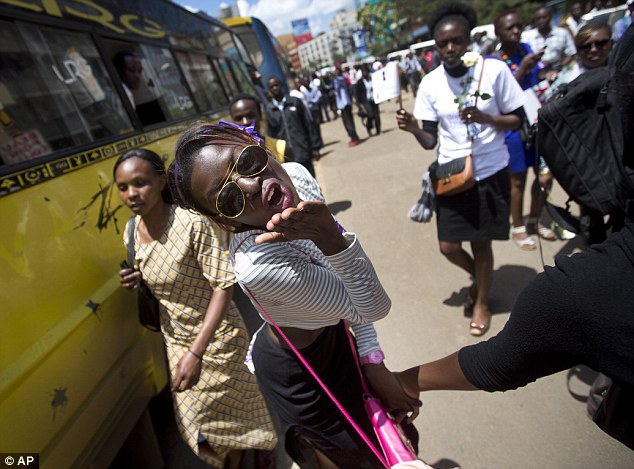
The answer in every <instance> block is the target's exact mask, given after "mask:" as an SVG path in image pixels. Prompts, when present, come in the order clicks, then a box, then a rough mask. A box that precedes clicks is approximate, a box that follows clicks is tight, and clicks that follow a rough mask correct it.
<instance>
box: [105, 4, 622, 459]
mask: <svg viewBox="0 0 634 469" xmlns="http://www.w3.org/2000/svg"><path fill="white" fill-rule="evenodd" d="M631 3H632V2H630V5H631ZM632 10H634V9H632V8H631V9H630V11H632ZM579 11H583V8H582V7H581V6H580V5H577V4H575V5H573V8H572V10H571V16H570V18H572V19H571V20H570V21H568V20H566V21H565V24H566V26H565V27H559V26H554V25H553V24H552V11H551V10H550V9H549V8H547V7H543V8H539V9H538V10H537V11H536V12H535V14H534V16H533V18H532V24H533V26H534V27H533V28H526V24H525V22H524V19H523V18H522V16H521V14H520V13H519V12H518V11H517V10H513V9H508V10H504V11H501V12H499V14H498V15H497V16H496V18H495V21H494V26H495V33H496V40H495V42H494V43H493V42H491V41H488V40H487V38H485V37H484V35H479V36H478V37H475V38H474V37H471V34H470V31H471V30H472V29H473V28H474V27H475V26H476V25H477V17H476V12H475V11H474V9H473V8H472V7H470V6H468V5H465V4H461V3H446V4H443V5H441V6H440V7H439V8H438V10H437V11H436V12H435V14H434V15H433V17H432V18H431V20H430V22H429V29H430V31H431V34H432V36H433V39H434V40H435V51H436V52H435V53H436V54H437V57H436V59H434V53H430V54H427V52H431V51H425V54H426V56H427V57H425V58H423V57H421V60H420V61H419V60H418V59H417V58H416V57H415V56H414V55H410V56H408V57H406V58H405V60H404V61H403V64H402V67H401V70H402V71H403V75H404V76H405V77H406V80H407V83H408V85H409V86H410V87H411V90H412V92H413V94H414V96H415V105H414V109H413V111H412V112H411V113H410V112H408V111H407V110H405V109H401V110H399V111H398V112H397V115H396V121H397V124H398V127H399V128H400V129H401V130H403V131H406V132H409V133H411V134H412V135H413V136H414V137H415V140H416V142H417V143H418V144H419V145H420V146H422V147H423V148H425V149H434V148H435V149H436V152H437V164H438V165H440V166H442V165H444V164H449V163H451V162H453V161H457V160H459V159H465V158H468V159H469V161H470V162H471V164H472V166H473V176H474V179H475V182H474V184H473V185H472V186H470V187H467V188H465V189H464V190H462V191H460V192H458V193H455V194H452V195H443V196H441V195H440V194H439V195H438V196H437V197H436V215H437V216H436V220H437V233H438V243H439V249H440V252H441V253H442V254H443V255H444V256H445V257H446V258H447V260H448V261H449V262H451V263H452V264H454V265H455V266H457V267H459V268H461V269H462V270H464V271H465V272H467V273H468V274H469V275H470V276H471V278H472V284H471V285H470V287H469V288H468V293H467V298H466V299H465V313H466V314H467V315H468V316H469V318H470V323H469V332H470V334H471V335H473V336H477V337H479V336H482V335H484V334H485V333H486V332H487V331H488V329H489V326H490V321H491V314H490V311H489V305H488V296H489V290H490V287H491V278H492V273H493V265H494V260H493V250H492V241H494V240H507V239H509V237H511V238H512V239H513V241H514V242H515V243H516V244H517V246H518V247H519V248H521V249H526V250H532V249H534V248H535V246H536V243H535V239H534V238H533V237H534V236H539V237H542V238H543V239H547V240H553V239H556V236H555V234H554V233H553V231H552V230H551V229H549V228H548V227H547V226H545V225H544V224H542V222H541V211H542V209H543V199H542V198H541V197H540V194H541V192H542V191H544V190H545V191H548V190H549V188H550V184H551V183H552V178H549V177H548V168H547V167H546V166H545V164H544V163H543V161H540V158H539V154H538V152H537V151H536V148H535V145H534V142H532V141H531V139H530V138H529V137H528V136H527V133H526V132H525V131H523V127H524V125H523V124H524V123H525V122H526V120H527V116H526V112H525V110H524V105H525V103H526V99H527V98H526V92H527V90H533V92H535V89H537V88H539V90H540V93H542V94H543V95H544V97H542V99H546V98H545V96H546V95H547V93H545V86H546V85H545V83H547V88H550V89H551V93H552V90H553V89H555V88H556V87H558V86H561V85H562V84H563V83H567V82H570V81H571V80H573V79H575V78H576V77H577V76H578V75H580V74H583V73H585V72H586V71H587V70H592V69H594V68H598V67H605V66H607V63H608V60H609V58H610V56H611V55H610V52H611V50H612V46H613V39H612V30H611V29H610V28H609V27H606V26H605V24H603V23H596V22H592V21H590V22H588V23H586V24H580V23H579V18H580V15H579V14H578V13H579ZM628 28H629V29H627V30H626V31H625V32H624V33H622V34H624V35H623V36H622V37H623V38H624V39H620V40H628V39H627V37H628V35H629V36H631V35H632V34H634V29H633V27H631V26H628ZM629 40H630V44H631V39H629ZM474 44H477V46H475V45H474ZM470 50H471V52H473V53H474V54H475V56H474V55H471V56H469V54H467V52H469V51H470ZM620 50H621V54H623V48H620ZM434 62H436V63H435V64H434ZM432 64H433V66H432ZM381 65H382V64H381V63H377V64H373V65H370V64H365V65H362V66H360V67H358V70H357V69H356V68H353V69H351V70H343V69H341V68H337V69H335V71H334V73H333V74H325V75H324V76H319V75H318V74H314V75H313V76H311V77H299V78H298V79H297V80H296V82H295V86H294V89H293V90H292V91H291V92H289V93H285V92H284V87H283V85H282V81H281V78H280V77H271V78H270V79H269V80H268V82H267V83H266V84H263V83H259V82H257V80H256V78H257V77H254V82H255V84H256V87H255V94H254V95H252V94H245V93H241V94H238V95H236V96H234V97H233V98H232V100H231V102H230V107H229V111H230V114H231V119H232V122H224V121H221V122H219V123H211V122H203V121H200V122H196V123H194V124H192V125H191V126H189V127H188V128H187V129H186V130H185V131H184V132H183V134H182V135H181V136H180V138H179V139H178V142H177V144H176V148H175V155H174V161H173V162H172V163H171V165H170V167H169V169H168V170H166V169H165V167H164V163H163V161H162V160H161V159H160V157H159V156H158V155H156V154H155V153H153V152H151V151H149V150H145V149H135V150H130V151H127V152H126V153H124V154H123V155H122V156H121V157H120V158H119V159H118V160H117V162H116V163H115V166H114V169H113V176H114V180H115V185H116V187H117V188H118V191H119V195H120V197H121V200H122V201H123V203H124V204H125V205H126V206H128V207H129V208H130V210H131V211H132V212H133V213H134V216H135V221H134V223H135V225H134V229H133V237H131V238H130V239H128V238H127V235H126V236H125V237H124V244H125V245H128V243H134V246H135V253H136V259H135V261H136V262H135V265H134V266H128V267H126V268H122V269H121V270H120V272H119V275H120V279H121V285H122V286H123V287H124V288H127V289H129V290H133V291H134V290H137V289H138V288H139V286H140V285H141V283H145V284H146V285H147V286H148V287H149V289H150V290H151V291H152V292H153V294H154V295H155V296H156V298H157V299H158V300H159V302H160V306H161V332H162V334H163V336H164V339H165V344H166V349H167V355H168V358H169V365H170V372H171V390H172V392H173V394H174V397H175V399H174V400H175V410H176V412H175V413H176V417H177V421H178V425H179V429H180V431H181V433H182V435H183V438H184V439H185V440H186V442H187V443H188V444H189V446H190V447H191V448H192V449H193V450H194V451H195V452H196V454H198V455H199V456H200V457H201V458H202V459H204V460H205V461H207V462H208V463H209V464H210V465H212V466H213V467H218V468H224V467H227V468H237V467H239V466H240V464H241V460H242V455H243V452H244V451H245V450H247V449H255V450H257V452H258V453H261V458H260V463H259V464H260V465H259V466H258V467H274V464H275V462H274V461H273V460H272V458H271V457H270V454H269V452H270V451H271V450H272V449H273V447H274V446H275V445H276V443H277V441H278V438H279V440H280V441H283V443H284V449H285V450H286V452H287V454H288V455H290V457H291V458H292V459H293V460H294V461H295V462H297V463H298V464H299V465H300V467H302V468H304V467H306V468H313V467H318V468H337V467H339V468H352V467H354V468H364V467H367V468H374V467H383V465H382V463H381V462H380V461H379V460H378V459H377V458H376V456H375V454H374V453H373V451H372V450H371V449H370V448H369V447H368V446H367V445H366V443H365V442H364V441H363V439H361V438H360V436H359V435H358V434H357V433H356V431H355V429H354V428H353V426H352V425H350V423H349V422H347V421H346V420H345V419H344V418H342V415H341V413H340V410H339V409H338V408H337V406H336V404H335V403H333V402H332V401H331V400H330V399H329V398H328V397H327V396H326V394H325V393H324V390H323V389H322V388H321V386H320V385H319V384H318V383H317V382H316V381H315V380H314V378H313V377H312V376H311V374H310V373H309V371H308V370H307V369H306V368H305V367H304V365H303V364H302V362H301V361H300V360H299V359H298V357H297V356H296V355H295V353H294V351H293V349H294V348H296V349H299V350H301V353H302V355H303V356H304V358H305V359H306V360H307V362H308V363H310V366H311V367H313V368H314V370H315V371H316V373H317V374H318V376H319V377H320V378H321V380H322V381H323V382H324V383H325V385H327V387H328V388H329V389H330V390H331V392H332V393H333V394H334V395H335V396H336V398H337V399H338V400H339V401H340V402H341V404H342V405H343V406H344V408H345V409H346V411H347V412H348V413H349V414H350V415H351V416H352V418H353V419H354V421H355V422H356V423H357V424H358V425H359V427H361V429H362V430H363V432H364V433H365V434H366V436H367V437H368V438H369V439H370V441H371V442H372V443H373V444H374V445H375V447H377V448H378V447H379V443H378V441H377V439H376V436H375V435H374V432H373V430H372V427H371V425H370V422H369V420H368V418H367V415H366V412H365V410H364V408H363V400H362V399H361V396H362V394H363V388H362V384H361V381H360V379H359V377H358V374H357V372H356V367H357V365H356V363H355V361H356V358H355V353H353V350H352V349H351V344H350V343H349V341H348V337H347V333H346V328H348V327H349V329H350V330H351V331H352V332H353V334H354V344H353V345H352V346H353V347H356V350H357V351H358V355H359V357H360V363H361V365H362V369H363V373H364V375H365V376H366V378H367V381H368V383H369V385H370V387H371V390H372V392H373V393H374V394H375V395H376V396H377V397H379V398H380V399H381V400H382V402H383V403H384V404H385V406H386V408H387V409H388V410H389V411H391V412H393V414H394V415H395V416H396V418H397V420H398V421H400V422H401V424H402V426H403V428H404V431H405V433H406V435H407V437H408V438H409V440H410V441H411V442H412V444H413V446H414V447H417V443H418V434H417V432H416V428H415V427H414V425H413V424H412V421H413V419H414V418H415V417H416V416H417V415H418V412H419V409H420V406H421V401H420V400H419V399H420V394H419V393H420V392H422V391H429V390H435V389H461V390H475V389H481V390H487V391H503V390H507V389H515V388H517V387H521V386H525V385H526V384H528V383H530V382H532V381H535V380H536V379H539V378H540V377H542V376H546V375H548V374H552V373H555V372H557V371H561V370H564V369H566V368H570V367H572V366H575V365H579V364H585V365H588V366H591V367H592V368H594V369H595V370H597V371H599V372H602V373H604V374H605V375H607V376H609V377H610V378H611V379H612V380H613V381H614V382H615V383H617V384H618V385H619V386H620V388H619V389H620V391H622V393H623V395H625V396H626V397H627V399H628V402H632V400H631V398H632V396H634V374H633V373H632V370H634V355H633V351H634V317H633V316H632V314H629V311H626V310H629V309H631V305H632V304H634V297H632V295H633V292H634V290H633V289H632V288H631V285H632V284H634V262H632V259H634V221H632V220H633V219H634V218H632V217H634V213H633V212H634V206H632V205H634V204H630V206H629V207H624V213H628V215H626V216H625V221H624V223H623V227H622V229H621V231H620V232H618V233H613V234H611V235H610V236H609V237H608V239H607V241H605V242H604V243H603V244H601V245H599V246H596V247H594V246H593V247H590V248H589V249H588V250H587V251H585V252H584V253H582V254H579V255H576V256H573V257H571V258H559V259H557V261H556V266H554V267H552V268H549V269H547V270H546V271H545V272H544V273H542V274H540V275H538V276H537V278H536V279H535V280H534V281H533V282H531V283H530V284H529V285H528V287H527V288H526V289H525V290H524V291H523V292H522V293H521V294H520V295H519V297H518V299H517V302H516V304H515V306H514V307H513V310H512V313H511V315H510V318H509V320H508V323H507V325H506V326H505V328H504V329H503V330H502V332H500V333H499V334H498V335H497V336H495V337H493V338H492V339H490V340H488V341H486V342H481V343H478V344H476V345H472V346H469V347H466V348H463V349H462V350H460V351H458V352H456V353H454V354H451V355H450V356H448V357H446V358H443V359H441V360H438V361H435V362H432V363H427V364H424V365H421V366H418V367H414V368H411V369H409V370H406V371H402V372H392V371H390V370H389V369H388V368H387V367H386V366H385V363H384V353H383V351H382V350H381V346H380V341H379V337H378V334H377V332H376V330H375V328H374V325H373V323H374V322H375V321H378V320H379V319H382V318H384V317H386V316H387V315H388V313H389V311H390V306H391V300H390V298H389V297H388V295H387V293H386V291H385V290H384V288H383V286H382V285H381V281H380V279H379V276H378V275H377V273H376V272H375V270H374V267H373V265H372V262H371V260H370V259H369V257H368V256H367V254H366V253H365V252H364V250H363V247H362V243H361V236H359V235H358V234H356V233H353V232H349V231H347V230H346V229H345V228H344V227H343V226H341V224H339V223H338V222H337V220H336V219H335V218H334V217H333V215H332V214H331V212H330V211H329V209H328V206H327V205H326V202H325V199H324V196H323V194H322V193H321V189H320V187H319V184H318V183H317V181H316V179H315V176H316V171H315V166H314V164H313V163H314V161H316V160H318V159H319V158H320V155H321V149H322V148H323V146H324V139H323V136H322V129H321V124H322V123H323V122H325V121H330V120H336V119H338V118H339V117H341V120H342V122H343V125H344V127H345V130H346V132H347V134H348V136H349V138H350V141H349V143H348V144H349V146H356V145H357V144H359V142H360V138H359V135H358V134H357V131H356V126H355V118H354V108H355V107H356V109H357V111H358V115H359V116H360V117H361V118H362V121H363V123H364V125H365V127H366V131H367V134H368V136H370V135H373V132H374V135H379V134H381V115H380V114H381V113H380V109H379V105H378V104H377V103H375V102H374V99H373V93H372V80H371V73H372V71H373V70H374V69H377V68H379V67H380V66H381ZM619 73H623V74H625V73H630V75H629V76H630V77H631V73H632V71H631V70H630V69H626V70H623V71H619ZM619 83H621V84H627V83H630V88H628V89H625V88H623V89H622V93H623V96H624V99H623V100H622V105H623V106H624V109H625V108H626V107H627V106H629V107H627V111H624V112H623V115H624V116H627V115H629V116H630V120H627V119H624V121H623V129H624V132H625V134H626V135H629V134H630V133H631V131H632V128H631V126H632V121H631V111H632V107H631V106H632V99H631V98H632V90H631V80H630V81H628V80H627V79H622V80H620V81H619ZM627 93H629V94H627ZM628 113H629V114H628ZM263 117H265V120H266V123H265V124H264V123H263V120H264V119H263ZM421 122H422V125H421ZM412 143H413V142H412ZM626 151H628V152H629V151H631V143H630V142H629V140H628V143H627V145H626ZM625 156H626V155H625V154H624V158H625ZM529 168H533V170H534V171H535V172H536V175H537V177H536V178H535V183H534V184H533V187H531V194H532V197H531V203H530V208H529V213H528V217H526V218H525V217H524V213H523V212H524V210H523V205H522V201H523V192H524V189H525V185H526V177H527V172H528V170H529ZM627 210H629V212H628V211H627ZM129 223H132V221H130V222H129ZM127 232H128V230H126V233H127ZM604 234H606V236H607V233H604ZM463 243H468V244H469V247H470V252H469V251H468V250H467V249H466V248H465V247H463ZM587 272H593V275H592V276H588V275H587ZM236 283H237V284H238V285H239V286H240V288H241V289H242V290H243V291H244V293H245V294H246V295H247V297H248V298H249V299H250V300H251V302H252V303H253V305H254V307H255V308H256V310H257V311H258V312H260V314H261V316H262V319H263V322H262V326H261V327H260V329H259V330H258V331H257V332H256V333H255V334H253V336H252V338H251V343H250V345H249V337H248V333H247V331H246V328H245V326H244V323H243V320H242V318H241V316H240V312H239V311H238V310H237V308H236V306H235V304H234V303H233V302H232V288H233V285H234V284H236ZM291 344H292V347H291ZM249 370H250V371H251V372H252V373H254V374H251V372H250V371H249ZM273 422H274V423H275V425H274V423H273ZM628 431H629V432H631V428H630V429H629V430H628ZM631 436H632V435H631V433H630V434H629V437H631ZM619 439H620V440H621V441H624V442H625V443H626V444H628V445H629V444H631V440H627V439H625V440H624V439H622V438H619Z"/></svg>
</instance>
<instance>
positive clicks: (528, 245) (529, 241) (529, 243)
mask: <svg viewBox="0 0 634 469" xmlns="http://www.w3.org/2000/svg"><path fill="white" fill-rule="evenodd" d="M520 234H525V235H526V237H525V238H518V237H516V235H520ZM511 237H512V238H513V241H514V242H515V244H517V247H519V248H520V249H523V250H524V251H534V250H535V249H537V243H536V242H535V240H534V239H533V238H532V237H531V236H529V235H528V232H527V230H526V226H524V225H522V226H514V227H512V228H511Z"/></svg>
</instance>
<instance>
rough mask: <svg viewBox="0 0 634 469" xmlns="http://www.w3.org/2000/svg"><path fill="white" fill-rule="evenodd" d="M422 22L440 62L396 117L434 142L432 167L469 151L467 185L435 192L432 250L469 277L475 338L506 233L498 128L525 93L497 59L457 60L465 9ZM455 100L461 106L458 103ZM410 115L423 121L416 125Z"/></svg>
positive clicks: (511, 122)
mask: <svg viewBox="0 0 634 469" xmlns="http://www.w3.org/2000/svg"><path fill="white" fill-rule="evenodd" d="M429 24H430V30H431V31H432V34H433V37H434V40H435V41H436V48H437V50H438V51H439V53H440V56H441V58H442V65H441V66H440V67H438V68H437V69H435V70H434V71H433V72H431V73H429V74H427V75H425V77H424V78H423V82H422V84H421V87H420V92H419V93H418V95H417V96H416V103H415V105H414V115H412V114H410V113H409V112H407V111H405V110H400V111H398V112H397V122H398V126H399V128H400V129H402V130H405V131H408V132H411V133H412V134H413V135H414V136H415V137H416V140H417V141H418V143H419V144H421V145H422V146H423V148H426V149H432V148H434V147H436V144H437V143H439V146H438V151H437V154H438V164H439V165H443V164H446V163H449V162H451V161H453V160H456V159H458V158H462V157H467V156H468V155H472V161H473V172H474V178H475V181H476V182H475V185H474V186H473V187H471V188H470V189H467V190H464V191H463V192H460V193H458V194H455V195H449V196H438V197H436V212H437V217H436V222H437V227H438V242H439V248H440V252H441V253H442V254H443V255H444V256H445V257H446V258H447V260H449V262H451V263H452V264H454V265H456V266H458V267H460V268H461V269H463V270H464V271H465V272H467V273H468V274H469V275H470V276H471V277H472V278H473V279H474V282H473V284H472V285H471V287H470V288H469V292H468V298H467V300H466V308H465V313H471V314H472V319H471V322H470V325H469V333H470V334H471V335H474V336H481V335H483V334H484V333H485V332H486V331H487V330H488V328H489V325H490V321H491V313H490V312H489V300H488V298H489V289H490V286H491V279H492V274H493V250H492V240H507V239H508V237H509V196H510V175H509V171H508V168H507V166H508V161H509V154H508V150H507V147H506V144H505V143H504V132H505V131H506V130H515V129H518V128H519V127H520V125H521V122H522V116H523V110H522V106H523V105H524V103H525V100H526V98H525V96H524V93H523V92H522V89H521V88H520V86H519V85H518V84H517V81H515V78H513V75H512V74H511V72H510V70H509V69H508V67H507V66H506V64H504V63H502V62H500V61H499V60H492V59H484V58H483V57H481V56H480V55H478V54H476V53H473V52H471V53H470V54H471V55H472V58H471V59H472V60H473V61H474V62H475V63H473V62H471V61H469V65H467V64H465V61H466V60H467V56H465V55H464V54H465V52H467V49H468V47H469V44H470V42H471V41H470V31H471V30H472V29H473V28H474V27H475V25H476V24H477V22H476V13H475V10H474V9H473V8H471V7H470V6H467V5H464V4H461V3H446V4H443V5H441V6H440V7H439V8H438V10H437V11H436V13H435V14H434V16H433V17H432V20H431V21H430V23H429ZM463 56H464V59H463ZM473 56H475V57H473ZM478 77H481V78H480V79H478ZM476 91H478V95H479V96H480V97H481V99H480V100H479V101H477V106H474V105H473V101H471V98H473V97H474V96H475V93H476ZM486 96H488V98H487V97H486ZM461 101H463V102H465V104H466V105H465V106H460V102H461ZM457 102H458V104H456V103H457ZM416 119H420V120H422V121H423V127H422V129H421V128H420V127H419V125H418V122H417V120H416ZM464 241H467V242H469V243H470V244H471V251H472V253H473V255H470V254H469V253H468V252H467V251H465V250H464V249H463V248H462V243H463V242H464Z"/></svg>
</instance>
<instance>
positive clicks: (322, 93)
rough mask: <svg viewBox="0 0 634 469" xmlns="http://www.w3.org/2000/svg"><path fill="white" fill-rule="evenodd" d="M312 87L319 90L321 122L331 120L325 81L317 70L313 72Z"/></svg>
mask: <svg viewBox="0 0 634 469" xmlns="http://www.w3.org/2000/svg"><path fill="white" fill-rule="evenodd" d="M310 86H311V88H316V89H318V90H319V109H320V118H321V120H320V122H324V121H326V122H330V113H329V112H328V102H327V101H328V100H327V97H326V87H325V85H324V81H323V80H322V79H321V78H320V76H319V74H317V72H315V73H313V80H312V81H311V85H310Z"/></svg>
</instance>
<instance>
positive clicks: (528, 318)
mask: <svg viewBox="0 0 634 469" xmlns="http://www.w3.org/2000/svg"><path fill="white" fill-rule="evenodd" d="M565 277H566V276H565V274H564V273H563V272H561V271H558V270H557V268H556V267H551V268H548V270H547V271H546V272H544V273H542V274H540V275H538V276H537V277H536V278H535V280H533V282H531V283H530V284H529V285H528V286H527V287H526V288H525V289H524V290H523V291H522V292H521V293H520V295H519V296H518V298H517V301H516V302H515V305H514V306H513V310H512V312H511V315H510V317H509V320H508V322H507V323H506V325H505V326H504V329H503V330H502V331H501V332H500V333H499V334H497V335H496V336H495V337H492V338H491V339H489V340H487V341H485V342H480V343H478V344H475V345H472V346H467V347H464V348H463V349H461V350H460V352H459V355H458V358H459V362H460V367H461V368H462V371H463V373H464V375H465V376H466V378H467V380H469V381H470V382H471V383H472V384H473V385H474V386H476V387H477V388H479V389H483V390H485V391H490V392H493V391H508V390H511V389H516V388H518V387H522V386H526V385H527V384H528V383H531V382H533V381H535V380H537V379H538V378H541V377H543V376H547V375H550V374H553V373H556V372H559V371H562V370H565V369H568V368H570V367H572V366H575V365H577V364H579V359H578V358H577V357H575V356H574V355H575V354H574V351H573V350H574V348H575V346H574V343H575V342H576V341H578V340H579V337H578V332H579V330H578V328H577V327H576V326H577V324H576V323H575V321H574V316H572V319H573V321H571V320H570V319H571V315H570V312H571V311H570V301H569V299H568V297H567V292H571V291H572V290H571V289H570V288H568V287H569V281H568V280H567V279H566V278H565Z"/></svg>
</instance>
